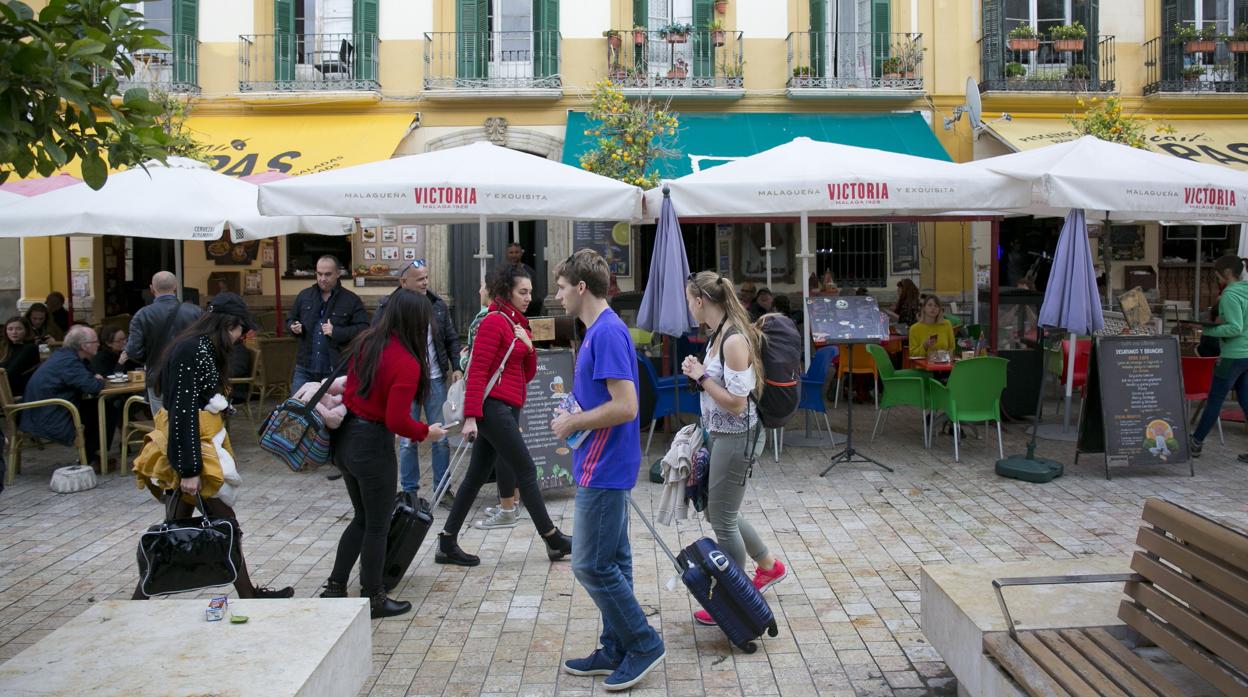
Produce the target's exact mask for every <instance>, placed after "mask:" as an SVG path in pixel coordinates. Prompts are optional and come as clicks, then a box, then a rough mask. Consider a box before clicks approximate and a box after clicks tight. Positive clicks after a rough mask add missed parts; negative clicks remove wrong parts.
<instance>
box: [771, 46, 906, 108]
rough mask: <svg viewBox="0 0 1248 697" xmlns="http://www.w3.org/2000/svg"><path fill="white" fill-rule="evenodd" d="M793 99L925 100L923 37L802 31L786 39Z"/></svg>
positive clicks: (788, 84) (789, 87)
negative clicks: (923, 96)
mask: <svg viewBox="0 0 1248 697" xmlns="http://www.w3.org/2000/svg"><path fill="white" fill-rule="evenodd" d="M787 41H788V76H789V77H788V83H787V87H788V96H789V97H790V98H792V99H846V98H849V99H853V98H865V99H899V100H906V101H908V100H911V99H915V98H916V97H919V96H921V95H922V94H923V52H924V51H925V50H926V49H924V48H923V35H922V34H904V33H902V34H896V33H893V34H890V33H886V32H839V31H804V32H793V33H791V34H789V36H788V40H787Z"/></svg>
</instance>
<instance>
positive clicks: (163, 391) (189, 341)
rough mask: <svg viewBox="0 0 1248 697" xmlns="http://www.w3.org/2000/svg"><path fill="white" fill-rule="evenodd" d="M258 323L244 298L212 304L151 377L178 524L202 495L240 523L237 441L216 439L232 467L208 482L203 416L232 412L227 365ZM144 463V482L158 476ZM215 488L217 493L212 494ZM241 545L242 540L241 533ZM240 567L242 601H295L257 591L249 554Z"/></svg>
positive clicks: (213, 513) (237, 585)
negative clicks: (236, 508) (163, 423)
mask: <svg viewBox="0 0 1248 697" xmlns="http://www.w3.org/2000/svg"><path fill="white" fill-rule="evenodd" d="M250 324H251V319H250V313H248V311H247V306H246V305H245V304H243V299H242V298H240V297H238V296H237V295H235V294H233V293H218V294H217V295H216V296H215V297H214V298H213V299H212V302H210V303H208V312H206V313H204V314H203V315H202V316H200V318H199V319H198V320H196V321H195V323H194V324H192V325H191V326H189V327H187V328H186V330H185V331H183V332H182V333H181V334H179V335H178V336H176V337H174V339H173V340H172V341H170V343H169V348H168V349H167V350H166V351H165V352H164V355H163V357H162V358H161V360H160V361H159V363H158V365H157V366H156V369H155V370H153V371H151V374H150V375H149V376H148V380H149V381H151V383H152V389H153V390H155V391H156V393H157V394H160V395H161V397H162V401H163V404H164V406H163V409H162V410H161V411H163V412H164V414H160V413H158V414H157V424H158V425H159V424H160V422H161V420H162V419H167V420H168V439H167V446H166V448H165V457H166V458H167V459H168V464H169V466H170V467H171V468H172V469H173V480H174V485H175V486H176V489H174V490H173V491H170V492H167V493H166V494H165V495H166V496H178V497H179V501H178V505H177V508H176V512H175V517H176V518H188V517H190V516H191V515H192V513H193V512H194V510H195V505H196V501H197V499H196V497H197V496H199V497H202V500H203V502H204V514H206V515H208V516H210V517H213V518H229V519H231V520H237V516H236V515H235V513H234V507H233V506H234V497H235V494H236V487H237V482H238V479H237V472H236V471H234V465H233V461H234V457H233V453H232V452H230V445H229V438H228V436H227V437H225V438H223V439H221V442H220V443H217V442H216V441H217V439H216V438H213V439H211V440H212V443H211V444H210V447H215V448H220V449H223V450H224V451H225V452H224V455H226V456H228V462H226V460H227V457H218V458H217V462H216V464H215V467H214V477H213V478H206V477H204V474H205V462H204V450H205V449H206V448H205V439H204V438H203V436H204V435H205V434H203V433H201V432H200V424H201V415H200V412H202V411H206V412H209V413H210V414H220V413H221V412H222V411H225V410H227V409H228V407H229V402H228V395H229V393H230V384H229V373H228V372H227V370H226V366H227V365H228V362H229V356H230V352H231V351H233V350H234V345H235V344H237V343H238V340H239V339H240V338H241V337H242V335H243V334H244V333H245V332H246V331H247V330H248V329H249V328H250ZM146 452H147V448H144V453H146ZM142 458H143V455H142V454H141V455H140V457H139V458H136V462H135V470H136V472H137V473H139V474H140V476H141V477H142V476H144V475H145V474H150V473H145V472H144V471H141V467H142V466H141V465H140V462H139V460H141V459H142ZM231 475H233V476H231ZM218 477H219V478H218ZM149 479H150V477H149ZM222 481H224V483H222ZM208 484H211V486H212V488H211V489H208V488H206V485H208ZM239 539H240V541H241V539H242V531H241V528H240V529H239ZM237 561H238V578H237V579H236V580H235V581H234V589H235V590H236V591H237V592H238V596H239V597H240V598H289V597H292V596H293V595H294V594H295V589H294V588H291V587H290V586H287V587H285V588H282V589H278V590H274V589H271V588H265V587H260V586H255V585H253V584H252V582H251V576H250V575H249V574H248V573H247V565H246V563H245V562H244V561H243V557H242V552H241V549H240V552H239V556H238V560H237ZM141 588H142V586H141V585H140V587H139V588H136V589H135V591H134V598H135V599H136V600H139V599H144V598H146V596H145V595H144V594H143V592H142V590H141Z"/></svg>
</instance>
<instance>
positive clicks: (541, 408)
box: [520, 349, 576, 489]
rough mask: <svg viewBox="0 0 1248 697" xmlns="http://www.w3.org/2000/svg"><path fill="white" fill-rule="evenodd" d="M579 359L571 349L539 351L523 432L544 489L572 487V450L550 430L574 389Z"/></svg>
mask: <svg viewBox="0 0 1248 697" xmlns="http://www.w3.org/2000/svg"><path fill="white" fill-rule="evenodd" d="M575 367H576V361H575V359H574V357H573V354H572V351H571V350H568V349H563V350H554V351H538V352H537V376H536V377H534V378H533V380H531V381H530V382H529V391H528V393H527V395H526V396H525V399H524V408H523V409H521V410H520V431H521V433H523V434H524V444H525V445H526V446H528V448H529V455H531V456H532V457H533V462H534V463H535V464H536V465H537V483H538V486H540V487H541V488H542V489H558V488H561V487H567V486H572V451H571V450H569V449H568V446H567V444H566V443H564V442H563V441H562V440H560V439H558V438H556V437H555V434H554V433H551V431H550V420H551V419H553V418H554V416H555V407H557V406H559V400H561V399H563V397H564V395H566V394H568V393H569V392H571V391H572V375H573V372H574V369H575Z"/></svg>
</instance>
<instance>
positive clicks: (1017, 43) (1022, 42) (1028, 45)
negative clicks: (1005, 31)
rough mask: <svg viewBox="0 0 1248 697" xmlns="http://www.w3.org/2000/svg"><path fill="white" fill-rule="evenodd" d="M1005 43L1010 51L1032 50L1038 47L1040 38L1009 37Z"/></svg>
mask: <svg viewBox="0 0 1248 697" xmlns="http://www.w3.org/2000/svg"><path fill="white" fill-rule="evenodd" d="M1005 43H1006V46H1008V47H1009V49H1010V50H1011V51H1034V50H1036V49H1038V48H1040V39H1009V40H1008V41H1006V42H1005Z"/></svg>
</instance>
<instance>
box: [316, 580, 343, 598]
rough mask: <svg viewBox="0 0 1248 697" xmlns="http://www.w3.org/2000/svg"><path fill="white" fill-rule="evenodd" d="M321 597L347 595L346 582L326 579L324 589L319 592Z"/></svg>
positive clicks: (341, 596)
mask: <svg viewBox="0 0 1248 697" xmlns="http://www.w3.org/2000/svg"><path fill="white" fill-rule="evenodd" d="M321 597H322V598H345V597H347V584H345V583H338V582H337V581H332V580H331V581H326V582H325V590H324V591H322V592H321Z"/></svg>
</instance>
